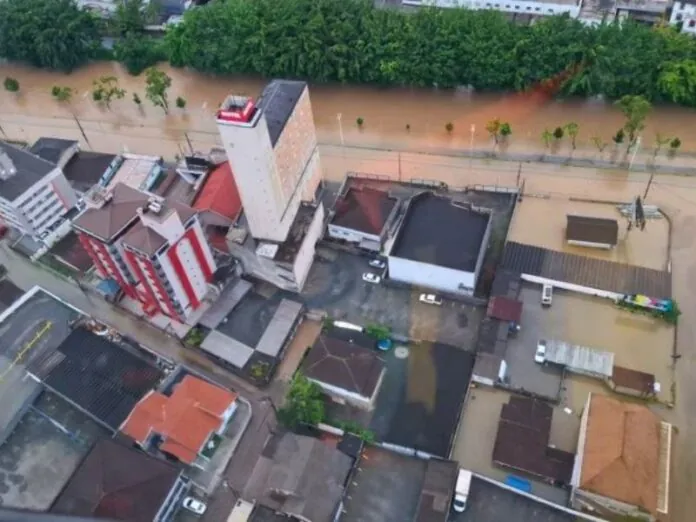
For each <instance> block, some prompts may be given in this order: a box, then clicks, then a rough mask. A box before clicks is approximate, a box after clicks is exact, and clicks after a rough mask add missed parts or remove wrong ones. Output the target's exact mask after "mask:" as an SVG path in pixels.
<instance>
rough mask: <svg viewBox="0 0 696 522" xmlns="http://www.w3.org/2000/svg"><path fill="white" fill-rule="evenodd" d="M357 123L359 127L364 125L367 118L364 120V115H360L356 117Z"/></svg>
mask: <svg viewBox="0 0 696 522" xmlns="http://www.w3.org/2000/svg"><path fill="white" fill-rule="evenodd" d="M355 123H356V125H357V126H358V127H362V126H363V123H365V120H363V119H362V117H360V116H358V117H357V118H356V119H355Z"/></svg>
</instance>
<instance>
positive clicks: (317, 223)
mask: <svg viewBox="0 0 696 522" xmlns="http://www.w3.org/2000/svg"><path fill="white" fill-rule="evenodd" d="M323 228H324V205H322V204H321V203H320V204H319V205H318V206H317V209H316V211H315V212H314V217H313V218H312V224H311V225H309V229H308V230H307V234H306V235H305V238H304V240H303V241H302V245H301V246H300V250H299V251H298V252H297V256H295V263H294V264H293V267H292V269H293V274H294V275H295V281H296V282H297V286H298V287H299V289H300V290H301V289H302V287H303V286H304V283H305V281H306V280H307V276H308V275H309V270H310V269H311V268H312V263H313V262H314V253H315V251H316V244H317V241H319V238H320V237H321V232H322V230H323Z"/></svg>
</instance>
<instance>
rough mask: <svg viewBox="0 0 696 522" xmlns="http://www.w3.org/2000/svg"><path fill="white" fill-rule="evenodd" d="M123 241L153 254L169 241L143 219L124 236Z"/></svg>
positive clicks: (140, 250) (145, 252)
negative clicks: (144, 222)
mask: <svg viewBox="0 0 696 522" xmlns="http://www.w3.org/2000/svg"><path fill="white" fill-rule="evenodd" d="M123 242H124V243H125V244H126V245H128V246H130V247H132V248H134V249H136V250H138V251H139V252H143V253H144V254H147V255H150V256H151V255H152V254H154V253H156V252H157V251H158V250H159V249H160V248H162V246H164V245H165V244H166V243H167V240H166V239H165V238H163V237H162V236H160V235H159V234H158V233H157V232H155V231H154V230H152V229H151V228H149V227H147V226H145V225H144V224H143V222H142V221H141V222H138V223H136V224H135V225H134V226H133V228H131V229H130V230H129V231H128V232H127V233H126V235H125V236H123Z"/></svg>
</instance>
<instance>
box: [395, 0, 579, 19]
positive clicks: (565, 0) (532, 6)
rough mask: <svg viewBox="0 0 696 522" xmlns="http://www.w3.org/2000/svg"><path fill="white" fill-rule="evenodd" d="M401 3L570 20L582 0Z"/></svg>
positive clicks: (422, 0)
mask: <svg viewBox="0 0 696 522" xmlns="http://www.w3.org/2000/svg"><path fill="white" fill-rule="evenodd" d="M402 3H403V4H404V5H412V6H435V7H460V8H464V9H472V10H476V11H478V10H480V9H492V10H495V11H502V12H504V13H513V14H518V15H529V16H530V17H540V16H554V15H560V14H568V15H569V16H570V17H571V18H577V17H578V16H579V15H580V9H581V7H582V0H555V1H545V0H536V1H534V0H403V1H402Z"/></svg>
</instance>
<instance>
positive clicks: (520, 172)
mask: <svg viewBox="0 0 696 522" xmlns="http://www.w3.org/2000/svg"><path fill="white" fill-rule="evenodd" d="M521 177H522V162H521V161H520V165H519V167H517V181H516V182H515V185H517V186H518V187H519V186H520V178H521Z"/></svg>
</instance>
